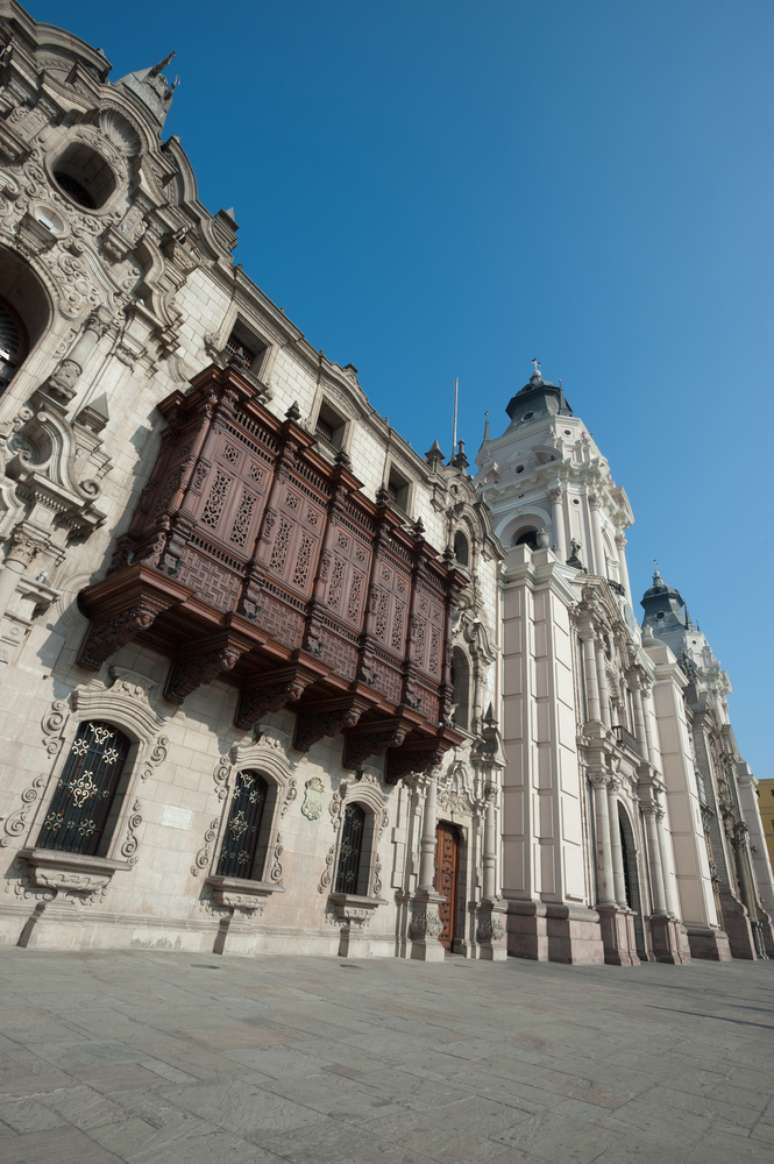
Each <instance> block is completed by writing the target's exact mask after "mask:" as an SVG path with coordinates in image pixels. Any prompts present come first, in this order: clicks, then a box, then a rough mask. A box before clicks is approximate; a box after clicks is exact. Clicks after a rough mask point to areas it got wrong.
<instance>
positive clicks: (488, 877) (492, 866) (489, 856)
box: [483, 786, 497, 901]
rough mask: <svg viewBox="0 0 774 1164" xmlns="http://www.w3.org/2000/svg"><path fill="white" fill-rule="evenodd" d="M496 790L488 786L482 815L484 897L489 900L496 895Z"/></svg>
mask: <svg viewBox="0 0 774 1164" xmlns="http://www.w3.org/2000/svg"><path fill="white" fill-rule="evenodd" d="M496 795H497V793H496V790H495V789H494V788H492V787H491V786H490V788H489V789H488V792H487V798H486V810H485V817H484V885H483V890H484V898H485V899H487V900H489V901H491V900H492V899H493V898H495V897H496V896H497V869H496V863H497V821H496V819H495V798H496Z"/></svg>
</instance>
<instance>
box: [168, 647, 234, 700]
mask: <svg viewBox="0 0 774 1164" xmlns="http://www.w3.org/2000/svg"><path fill="white" fill-rule="evenodd" d="M254 645H255V644H254V643H253V642H252V641H251V640H250V639H248V638H247V637H246V636H244V635H241V634H239V633H238V632H235V631H234V630H232V629H226V630H222V631H216V632H215V633H214V634H210V635H204V636H203V637H202V638H200V639H197V640H195V641H194V642H192V643H190V644H189V645H188V646H186V647H185V648H184V651H183V652H182V653H181V654H180V655H179V656H178V657H177V658H176V659H175V660H174V661H173V663H172V665H171V667H170V668H169V672H168V674H167V682H166V686H165V688H164V696H165V698H166V699H169V700H171V701H172V703H182V702H183V700H184V699H185V697H186V696H187V695H190V694H191V692H192V691H195V690H196V688H197V687H203V686H204V685H206V684H207V683H212V682H214V680H215V679H217V678H218V677H219V676H220V675H223V674H226V673H228V672H230V671H233V670H234V668H235V667H236V665H237V663H238V662H239V660H240V659H241V658H242V656H243V655H246V654H247V653H248V652H249V651H250V650H251V649H252V647H253V646H254Z"/></svg>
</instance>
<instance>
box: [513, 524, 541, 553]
mask: <svg viewBox="0 0 774 1164" xmlns="http://www.w3.org/2000/svg"><path fill="white" fill-rule="evenodd" d="M513 544H514V546H529V548H530V549H531V550H536V549H537V548H538V531H537V530H536V529H535V528H534V527H532V526H531V527H530V528H529V529H523V530H521V531H520V532H519V533H517V534H516V536H515V538H514V539H513Z"/></svg>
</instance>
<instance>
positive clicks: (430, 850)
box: [409, 769, 445, 962]
mask: <svg viewBox="0 0 774 1164" xmlns="http://www.w3.org/2000/svg"><path fill="white" fill-rule="evenodd" d="M437 803H438V770H437V769H435V770H434V771H433V772H431V773H430V775H429V776H428V777H427V782H426V785H425V806H424V812H423V815H422V835H421V838H420V842H419V884H418V885H417V890H416V893H415V894H414V896H413V898H412V901H411V922H410V924H409V937H410V938H411V957H412V958H413V959H415V960H417V961H420V962H442V961H443V959H444V956H445V951H444V948H443V946H442V945H441V943H440V942H439V941H438V939H439V938H440V936H441V931H442V929H443V923H442V922H441V916H440V914H439V912H438V906H439V905H440V904H441V903H442V902H443V901H445V898H444V897H443V896H442V895H441V894H439V893H436V891H435V885H434V879H435V829H436V823H437V819H436V818H437V815H438V807H437Z"/></svg>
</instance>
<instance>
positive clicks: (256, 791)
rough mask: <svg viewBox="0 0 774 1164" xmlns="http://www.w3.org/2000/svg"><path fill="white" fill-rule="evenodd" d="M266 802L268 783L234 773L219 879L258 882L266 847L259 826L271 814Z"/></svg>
mask: <svg viewBox="0 0 774 1164" xmlns="http://www.w3.org/2000/svg"><path fill="white" fill-rule="evenodd" d="M269 800H270V788H269V783H268V781H267V780H266V779H265V777H263V776H262V775H261V774H260V772H255V771H252V770H247V771H244V772H237V775H236V780H235V782H234V795H233V797H232V798H231V809H230V810H229V814H228V821H227V823H226V831H225V833H224V835H223V845H222V847H221V850H220V860H219V862H218V874H219V876H221V877H242V878H245V879H246V880H248V881H260V880H261V879H262V877H263V870H264V865H265V864H266V848H267V845H266V836H265V830H264V827H263V826H264V822H265V821H266V822H268V820H269V817H270V815H271V814H270V813H268V812H267V805H268V803H269Z"/></svg>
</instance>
